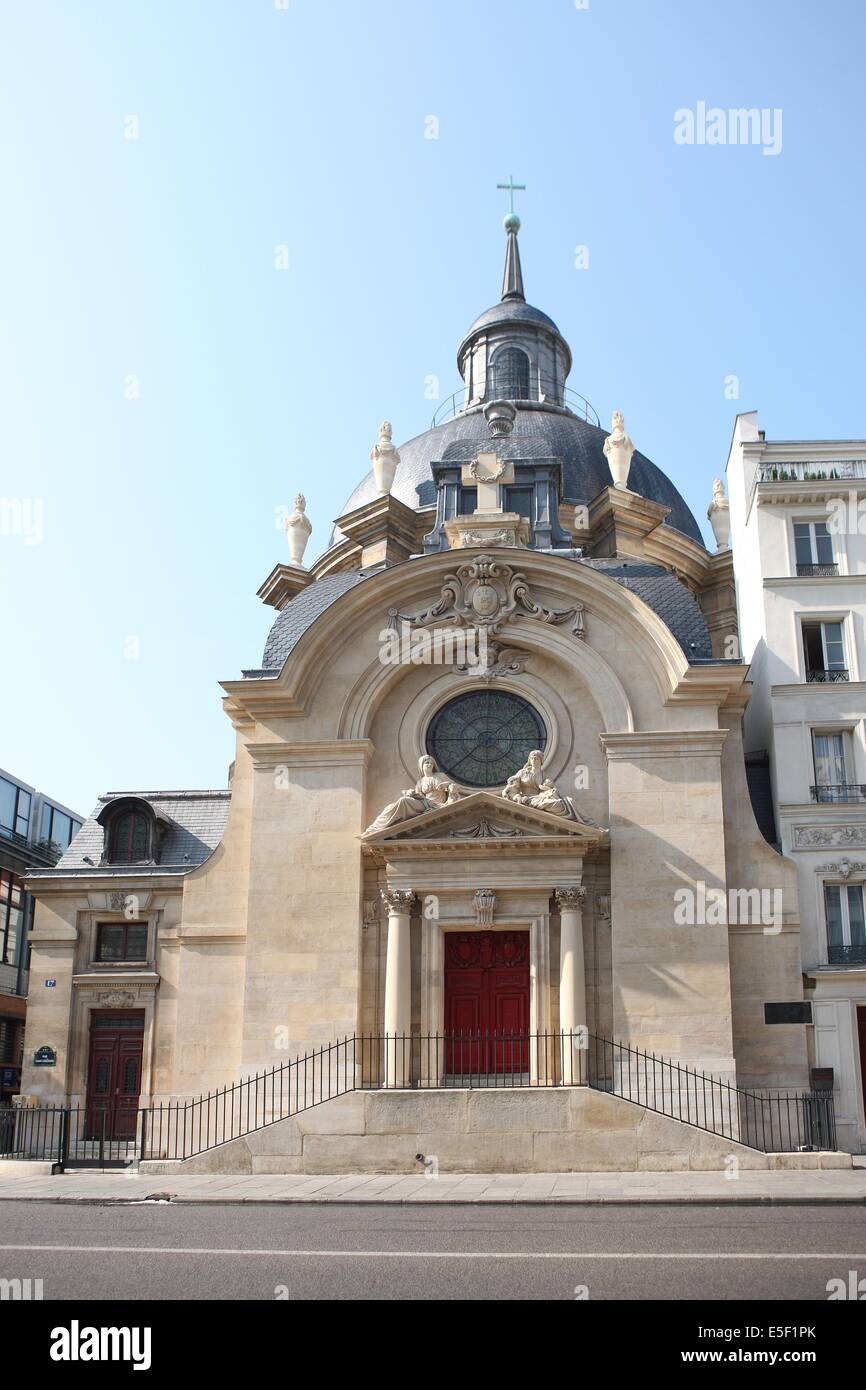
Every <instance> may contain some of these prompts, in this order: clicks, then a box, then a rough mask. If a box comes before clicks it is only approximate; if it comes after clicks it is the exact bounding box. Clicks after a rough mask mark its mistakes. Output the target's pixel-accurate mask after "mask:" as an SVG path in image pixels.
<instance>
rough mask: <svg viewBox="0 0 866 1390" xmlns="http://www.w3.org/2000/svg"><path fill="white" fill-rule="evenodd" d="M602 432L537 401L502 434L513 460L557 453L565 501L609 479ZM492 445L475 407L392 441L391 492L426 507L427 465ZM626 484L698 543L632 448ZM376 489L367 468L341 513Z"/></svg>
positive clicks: (688, 518) (685, 512) (669, 491)
mask: <svg viewBox="0 0 866 1390" xmlns="http://www.w3.org/2000/svg"><path fill="white" fill-rule="evenodd" d="M608 433H609V431H608V430H605V429H600V428H599V427H598V426H597V425H592V424H590V423H589V422H588V421H586V420H582V419H581V418H580V416H578V415H573V414H572V413H571V412H570V411H566V410H563V409H562V408H559V409H549V408H548V409H544V408H543V407H540V406H539V405H538V404H537V403H533V404H532V405H529V404H527V405H526V406H523V407H521V406H520V405H518V406H517V419H516V420H515V424H514V432H513V433H512V435H511V436H510V437H509V439H508V445H509V448H508V454H509V455H510V456H511V457H513V458H539V457H543V456H545V455H549V454H554V455H556V456H557V457H559V458H561V459H562V465H563V498H564V500H565V501H568V502H577V503H589V502H591V501H592V499H593V498H594V497H597V496H598V494H599V493H600V492H601V491H602V490H603V489H604V488H606V487H610V485H611V482H612V478H611V475H610V469H609V468H608V466H607V459H606V458H605V456H604V441H605V439H606V438H607V435H608ZM491 443H492V441H491V438H490V431H489V429H488V427H487V421H486V420H485V418H484V415H483V413H482V411H481V409H480V408H478V409H474V410H471V411H468V412H466V413H465V414H461V415H457V416H455V417H454V419H453V420H447V421H446V422H445V423H444V424H442V425H437V426H436V428H435V429H430V430H425V432H424V433H423V434H418V435H416V436H415V438H414V439H410V440H409V441H408V442H407V443H406V444H400V445H399V446H398V447H399V451H400V466H399V468H398V469H397V474H396V477H395V479H394V486H393V487H392V489H391V491H392V493H393V494H394V496H395V497H397V498H398V499H399V500H400V501H401V502H404V503H405V504H406V506H407V507H415V508H419V507H429V506H433V505H434V504H435V501H436V485H435V483H434V482H433V474H432V472H431V469H430V465H431V463H432V462H433V461H434V460H435V459H444V458H448V459H463V458H465V459H466V460H467V462H468V461H469V460H470V459H472V458H474V457H475V454H476V453H477V452H478V449H479V448H480V447H482V446H484V447H486V448H490V447H491ZM628 485H629V488H630V489H631V490H632V492H636V493H638V494H639V495H640V496H641V497H646V498H647V499H648V500H649V501H651V502H660V503H662V504H663V505H664V506H666V507H670V509H671V512H670V516H669V517H668V518H667V520H666V522H665V525H667V526H672V527H673V528H674V530H676V531H680V532H682V534H683V535H686V536H688V537H689V538H690V539H691V540H693V541H697V543H698V545H701V546H702V545H703V544H704V540H703V537H702V535H701V532H700V528H699V526H698V523H697V522H696V521H695V518H694V517H693V515H692V513H691V512H690V510H689V508H688V507H687V506H686V503H685V502H684V500H683V498H682V497H681V496H680V494H679V492H678V491H677V489H676V488H675V487H674V485H673V483H672V482H671V481H670V479H669V478H667V477H666V476H665V474H664V473H663V472H662V471H661V469H660V468H657V467H656V465H655V464H654V463H652V462H651V461H650V460H649V459H648V458H646V456H645V455H644V454H641V453H637V452H636V453H635V455H634V457H633V459H632V464H631V471H630V473H629V479H628ZM376 495H377V492H376V485H375V482H374V480H373V474H372V471H371V472H370V473H368V474H367V476H366V477H365V478H364V479H363V480H362V481H361V482H360V483H359V484H358V486H357V487H356V488H355V490H354V492H353V493H352V495H351V497H350V498H349V499H348V501H347V502H346V505H345V507H344V508H343V511H344V512H350V511H353V510H354V508H355V507H360V506H362V505H363V504H364V503H365V502H370V501H372V500H373V498H374V497H375V496H376ZM340 539H341V535H340V533H339V532H338V531H337V530H335V531H334V534H333V535H332V537H331V544H332V545H333V544H335V543H336V542H337V541H338V540H340Z"/></svg>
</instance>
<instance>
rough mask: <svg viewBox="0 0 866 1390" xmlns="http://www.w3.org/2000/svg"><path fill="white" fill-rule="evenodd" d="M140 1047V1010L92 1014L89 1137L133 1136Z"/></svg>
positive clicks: (136, 1108)
mask: <svg viewBox="0 0 866 1390" xmlns="http://www.w3.org/2000/svg"><path fill="white" fill-rule="evenodd" d="M143 1045H144V1011H143V1010H141V1009H123V1010H118V1011H117V1012H112V1013H109V1012H103V1011H101V1010H95V1011H94V1012H93V1013H92V1014H91V1016H90V1065H89V1067H88V1070H87V1133H88V1137H89V1138H92V1139H98V1138H100V1137H104V1138H106V1139H131V1138H134V1137H135V1131H136V1124H137V1119H138V1113H137V1112H138V1101H139V1097H140V1095H141V1058H142V1050H143Z"/></svg>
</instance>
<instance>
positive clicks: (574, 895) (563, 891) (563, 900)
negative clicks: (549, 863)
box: [553, 888, 586, 912]
mask: <svg viewBox="0 0 866 1390" xmlns="http://www.w3.org/2000/svg"><path fill="white" fill-rule="evenodd" d="M553 896H554V898H555V899H556V906H557V907H558V909H559V911H560V912H581V911H582V910H583V905H584V903H585V902H586V889H585V888H555V889H554V892H553Z"/></svg>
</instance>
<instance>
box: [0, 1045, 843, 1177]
mask: <svg viewBox="0 0 866 1390" xmlns="http://www.w3.org/2000/svg"><path fill="white" fill-rule="evenodd" d="M555 1086H589V1087H592V1088H593V1089H595V1090H598V1091H604V1092H607V1093H608V1094H609V1095H613V1096H618V1097H620V1098H621V1099H623V1100H627V1101H630V1102H632V1103H633V1104H635V1105H640V1106H642V1107H644V1108H645V1109H648V1110H653V1111H655V1112H657V1113H658V1114H661V1115H666V1116H668V1117H669V1118H671V1119H675V1120H681V1121H682V1122H683V1123H685V1124H688V1125H692V1126H694V1127H696V1128H698V1129H702V1130H706V1131H707V1132H709V1133H710V1134H715V1135H718V1136H720V1137H722V1138H725V1139H727V1140H729V1141H731V1142H732V1143H742V1144H746V1145H749V1146H750V1147H752V1148H755V1149H760V1150H762V1151H763V1152H765V1153H777V1152H778V1153H786V1152H793V1151H797V1150H801V1149H834V1148H835V1147H836V1127H835V1118H834V1109H833V1096H832V1094H827V1093H826V1092H823V1093H812V1092H801V1091H780V1092H776V1093H773V1094H769V1095H762V1094H760V1093H758V1092H756V1091H751V1090H746V1089H743V1088H741V1087H737V1086H733V1085H731V1084H730V1083H729V1082H727V1081H725V1080H724V1079H723V1078H721V1077H715V1076H710V1075H707V1074H706V1073H704V1072H699V1071H696V1070H694V1069H693V1068H690V1067H684V1066H681V1065H680V1064H679V1063H677V1062H673V1061H670V1060H668V1059H667V1058H664V1057H658V1056H656V1055H655V1054H654V1053H650V1052H644V1051H642V1050H641V1049H639V1048H635V1047H630V1046H628V1045H627V1044H624V1043H618V1042H615V1041H613V1040H612V1039H610V1038H604V1037H600V1036H597V1035H596V1034H593V1033H588V1032H587V1031H586V1030H585V1029H576V1030H574V1031H572V1032H567V1033H553V1032H550V1033H531V1034H526V1033H439V1034H430V1035H419V1034H417V1033H411V1034H410V1033H406V1034H391V1035H377V1034H356V1035H354V1036H353V1037H346V1038H344V1039H343V1040H342V1041H340V1042H335V1043H330V1044H327V1045H325V1046H322V1047H320V1048H316V1049H314V1050H313V1051H311V1052H307V1053H305V1054H303V1055H302V1056H299V1057H296V1058H295V1059H294V1060H293V1061H289V1062H285V1063H283V1064H282V1065H281V1066H277V1067H272V1068H271V1069H269V1070H267V1071H263V1072H260V1073H257V1074H256V1075H255V1076H251V1077H248V1078H247V1079H246V1080H244V1081H239V1082H236V1083H235V1084H234V1085H233V1086H224V1087H223V1088H222V1089H221V1090H216V1091H210V1092H208V1094H207V1095H203V1096H198V1097H196V1098H195V1099H192V1100H180V1101H169V1102H166V1103H164V1104H156V1105H152V1106H150V1107H149V1108H148V1109H140V1110H138V1111H132V1112H129V1111H118V1112H117V1114H114V1113H112V1112H111V1111H110V1110H105V1109H101V1110H99V1111H96V1110H92V1109H89V1108H88V1107H86V1106H78V1107H76V1106H55V1107H50V1106H49V1107H45V1106H42V1107H25V1106H22V1107H21V1108H20V1109H18V1108H16V1109H13V1110H7V1111H0V1158H32V1159H43V1160H50V1161H51V1162H52V1163H55V1164H56V1165H57V1166H58V1167H59V1168H61V1169H63V1168H66V1167H88V1166H92V1167H101V1168H104V1167H111V1166H126V1165H129V1164H130V1163H134V1162H135V1161H136V1160H141V1159H186V1158H192V1157H194V1156H195V1155H196V1154H200V1153H205V1152H207V1151H208V1150H209V1149H214V1148H217V1147H218V1146H219V1145H221V1144H227V1143H230V1142H231V1141H232V1140H233V1139H240V1138H243V1137H244V1135H247V1134H252V1133H254V1132H255V1131H256V1130H259V1129H263V1128H265V1126H267V1125H271V1124H275V1123H276V1122H277V1121H279V1120H285V1119H290V1118H291V1117H292V1116H294V1115H299V1114H301V1113H303V1112H304V1111H306V1110H310V1109H312V1108H313V1107H314V1106H317V1105H322V1104H324V1103H325V1102H326V1101H329V1100H334V1099H336V1098H337V1097H338V1096H342V1095H346V1094H348V1093H349V1092H351V1091H364V1090H369V1091H377V1090H382V1089H384V1090H415V1091H425V1090H442V1089H446V1090H447V1089H450V1088H461V1089H467V1088H469V1089H482V1088H483V1089H513V1088H523V1087H525V1088H537V1087H555Z"/></svg>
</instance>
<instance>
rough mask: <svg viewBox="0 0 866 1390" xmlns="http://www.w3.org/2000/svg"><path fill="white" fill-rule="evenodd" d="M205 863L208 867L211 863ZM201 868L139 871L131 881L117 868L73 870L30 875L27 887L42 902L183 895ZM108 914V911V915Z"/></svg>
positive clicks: (131, 877) (189, 865) (191, 866)
mask: <svg viewBox="0 0 866 1390" xmlns="http://www.w3.org/2000/svg"><path fill="white" fill-rule="evenodd" d="M203 862H204V863H206V862H207V861H206V860H205V861H203ZM201 867H202V866H201V864H184V866H183V868H178V869H175V870H173V871H172V872H171V873H166V871H165V870H164V869H155V870H154V871H153V873H152V874H147V875H143V874H142V873H141V871H140V870H136V873H135V875H134V876H133V875H130V877H129V878H124V877H121V876H118V874H117V873H116V871H115V869H114V868H113V867H110V868H106V869H105V870H104V871H100V870H97V869H86V870H82V869H70V870H68V871H65V872H59V873H58V872H57V871H56V870H55V871H54V872H53V873H51V874H28V876H27V878H26V879H25V881H24V886H25V888H26V889H28V891H30V892H32V893H34V894H35V895H36V896H37V897H39V898H45V897H48V896H49V895H50V894H52V893H70V892H72V893H80V894H86V893H92V892H99V893H105V892H108V891H113V892H118V893H119V892H124V893H135V892H136V890H137V889H140V891H141V893H142V895H143V894H145V893H153V892H154V890H156V889H165V890H166V891H168V892H173V893H182V892H183V880H184V878H185V877H186V875H187V874H189V873H192V871H193V870H194V869H200V868H201ZM108 910H109V909H106V911H108Z"/></svg>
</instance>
